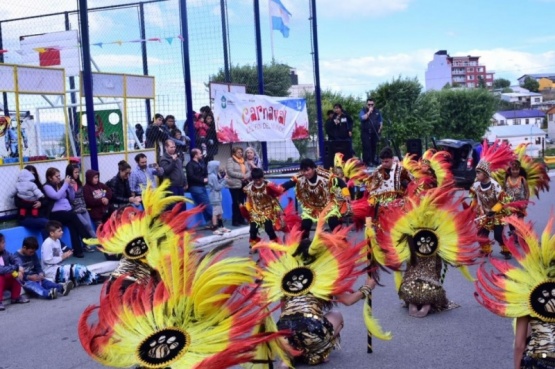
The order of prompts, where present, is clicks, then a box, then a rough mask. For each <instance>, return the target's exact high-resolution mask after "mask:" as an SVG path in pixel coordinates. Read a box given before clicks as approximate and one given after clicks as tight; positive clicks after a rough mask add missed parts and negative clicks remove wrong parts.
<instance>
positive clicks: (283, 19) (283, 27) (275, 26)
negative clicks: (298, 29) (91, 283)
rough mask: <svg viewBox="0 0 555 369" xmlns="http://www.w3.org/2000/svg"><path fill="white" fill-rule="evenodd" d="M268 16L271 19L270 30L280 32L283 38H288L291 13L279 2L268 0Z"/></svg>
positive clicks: (278, 0)
mask: <svg viewBox="0 0 555 369" xmlns="http://www.w3.org/2000/svg"><path fill="white" fill-rule="evenodd" d="M270 16H271V17H272V30H277V31H280V32H281V34H282V35H283V37H285V38H287V37H289V20H290V18H291V13H289V10H287V9H286V8H285V6H283V4H282V3H281V1H280V0H270Z"/></svg>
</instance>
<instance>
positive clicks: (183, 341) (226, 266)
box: [78, 186, 283, 369]
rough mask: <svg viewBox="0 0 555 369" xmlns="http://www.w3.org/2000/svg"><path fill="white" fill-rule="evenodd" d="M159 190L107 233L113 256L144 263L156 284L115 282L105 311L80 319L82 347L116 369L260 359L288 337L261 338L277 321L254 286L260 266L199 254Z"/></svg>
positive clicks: (216, 253) (106, 292)
mask: <svg viewBox="0 0 555 369" xmlns="http://www.w3.org/2000/svg"><path fill="white" fill-rule="evenodd" d="M164 188H165V186H162V189H161V190H160V191H161V193H163V191H164ZM157 191H158V190H153V189H152V188H150V187H148V188H147V189H146V193H145V196H144V197H143V198H144V199H146V204H145V209H146V210H145V212H144V213H143V212H140V211H139V210H136V209H134V210H133V209H131V210H133V213H130V211H131V210H128V209H125V210H123V211H121V212H117V213H115V214H114V216H113V217H112V219H111V221H110V222H108V223H107V224H105V225H104V226H103V227H102V229H101V230H100V232H99V233H100V235H101V237H99V240H101V242H105V243H106V245H107V246H106V245H103V247H104V248H105V249H109V250H110V251H116V252H117V251H118V250H119V251H121V252H122V253H123V254H124V258H127V257H130V258H134V259H135V260H141V262H143V263H144V264H145V265H147V266H148V267H149V268H151V270H152V273H153V276H154V277H152V278H148V279H147V280H146V281H145V282H144V283H132V284H130V285H126V284H125V282H127V281H126V275H122V276H120V277H119V278H117V279H116V280H115V281H113V282H108V283H110V284H106V285H105V287H104V289H103V291H102V295H101V299H100V304H99V305H98V306H90V307H88V308H87V309H86V310H85V312H84V313H83V314H82V316H81V318H80V321H79V327H78V333H79V339H80V341H81V344H82V345H83V347H84V348H85V351H86V352H87V353H88V354H89V355H90V356H91V357H92V358H93V359H95V360H96V361H98V362H100V363H102V364H103V365H106V366H111V367H131V366H139V367H141V368H166V367H176V368H195V369H197V368H222V369H223V368H227V367H230V366H233V365H237V364H241V363H245V362H248V361H251V360H253V359H254V356H255V350H256V348H257V347H258V345H259V344H262V343H265V342H269V341H272V340H275V339H277V338H278V337H281V336H283V334H282V333H280V332H271V333H258V334H257V333H253V332H254V329H255V328H256V327H257V326H258V325H260V324H261V323H262V322H263V321H264V320H265V319H267V317H268V314H269V311H268V309H267V308H266V305H267V304H266V302H261V301H262V300H263V298H262V297H261V295H260V292H259V289H258V288H256V287H250V286H253V285H254V286H255V280H257V279H259V274H258V270H257V268H256V264H255V263H254V262H253V261H252V260H250V259H248V258H224V256H225V255H226V251H227V250H226V249H225V248H217V249H215V250H212V251H211V252H209V253H208V254H206V255H201V254H199V253H198V252H196V250H193V242H192V237H193V236H192V235H191V234H190V233H188V232H186V231H185V229H184V227H185V225H184V224H185V223H186V220H187V214H186V215H181V214H182V213H179V214H177V213H176V212H178V210H179V209H177V210H175V208H174V210H172V211H162V209H163V208H164V207H165V206H167V205H170V204H171V202H170V201H165V200H164V199H162V198H160V197H158V195H160V192H157ZM155 198H156V199H157V201H159V202H158V204H155V203H153V202H151V201H153V200H154V199H155ZM182 217H183V218H182ZM147 220H148V222H147ZM145 222H146V223H145ZM139 238H140V242H138V241H137V240H138V239H139ZM118 244H119V246H118ZM135 250H136V251H135ZM245 289H246V292H245ZM95 312H96V313H97V314H96V315H97V319H96V321H95V322H89V321H90V320H92V318H93V314H94V313H95Z"/></svg>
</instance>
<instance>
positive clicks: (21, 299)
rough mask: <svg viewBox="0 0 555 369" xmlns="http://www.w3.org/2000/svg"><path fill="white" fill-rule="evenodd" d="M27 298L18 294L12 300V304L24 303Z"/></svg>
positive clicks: (27, 300)
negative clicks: (16, 297)
mask: <svg viewBox="0 0 555 369" xmlns="http://www.w3.org/2000/svg"><path fill="white" fill-rule="evenodd" d="M28 302H29V299H28V298H27V297H25V296H20V297H19V298H18V299H15V300H12V304H26V303H28Z"/></svg>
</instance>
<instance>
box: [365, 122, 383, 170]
mask: <svg viewBox="0 0 555 369" xmlns="http://www.w3.org/2000/svg"><path fill="white" fill-rule="evenodd" d="M361 141H362V160H363V161H364V163H366V165H370V164H376V165H377V164H379V160H378V158H377V156H378V153H377V149H378V143H379V142H380V135H378V132H376V131H375V130H374V129H372V128H370V131H363V132H361Z"/></svg>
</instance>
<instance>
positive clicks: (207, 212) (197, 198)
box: [189, 186, 212, 222]
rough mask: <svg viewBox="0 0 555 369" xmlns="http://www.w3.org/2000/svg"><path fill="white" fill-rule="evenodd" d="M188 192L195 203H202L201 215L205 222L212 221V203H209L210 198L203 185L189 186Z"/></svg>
mask: <svg viewBox="0 0 555 369" xmlns="http://www.w3.org/2000/svg"><path fill="white" fill-rule="evenodd" d="M189 192H190V193H191V197H192V198H193V201H194V202H195V204H196V205H204V210H203V211H202V215H203V216H204V220H205V221H206V222H212V205H210V199H208V191H207V190H206V187H204V186H191V187H189Z"/></svg>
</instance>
